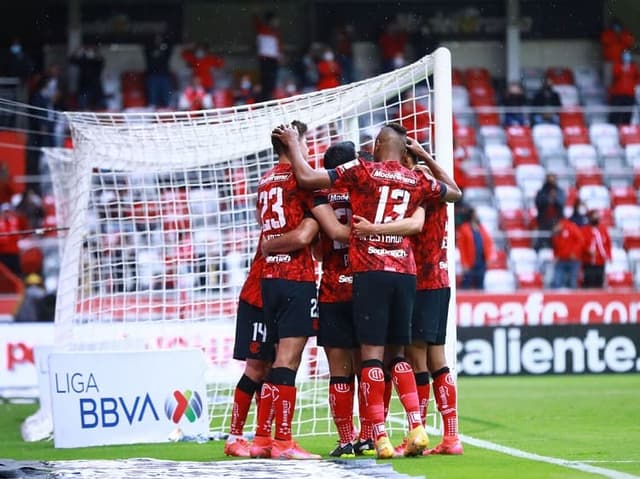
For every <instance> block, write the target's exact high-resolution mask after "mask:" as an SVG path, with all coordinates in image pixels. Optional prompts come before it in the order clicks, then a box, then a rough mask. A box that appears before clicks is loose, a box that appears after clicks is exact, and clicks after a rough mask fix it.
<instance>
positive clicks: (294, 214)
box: [257, 163, 315, 281]
mask: <svg viewBox="0 0 640 479" xmlns="http://www.w3.org/2000/svg"><path fill="white" fill-rule="evenodd" d="M311 206H312V193H311V192H309V191H305V190H301V189H299V188H298V184H297V183H296V177H295V176H294V174H293V170H292V169H291V165H289V164H287V163H278V164H277V165H276V166H274V167H273V168H272V169H271V170H269V171H268V172H267V173H265V174H264V176H263V177H262V178H261V179H260V182H259V183H258V203H257V207H258V216H259V217H260V222H261V223H262V236H263V238H264V239H267V240H268V239H270V238H276V237H278V236H281V235H283V234H285V233H288V232H289V231H293V230H294V229H296V228H297V227H298V226H299V225H300V222H301V221H302V220H303V219H304V218H305V215H307V214H308V213H309V211H310V210H311ZM313 268H314V267H313V259H312V257H311V248H309V247H308V246H307V247H304V248H301V249H299V250H297V251H293V252H290V253H277V254H273V255H269V256H267V257H266V258H265V264H264V267H263V269H262V277H263V278H280V279H288V280H292V281H315V275H314V269H313Z"/></svg>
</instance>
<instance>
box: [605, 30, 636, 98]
mask: <svg viewBox="0 0 640 479" xmlns="http://www.w3.org/2000/svg"><path fill="white" fill-rule="evenodd" d="M634 43H635V39H634V38H633V35H632V34H631V32H630V31H629V30H627V29H626V28H625V27H623V26H622V23H621V22H620V20H619V19H618V18H612V19H611V24H610V26H609V27H608V28H606V29H605V30H603V31H602V34H601V35H600V45H601V46H602V59H603V60H604V63H603V66H604V81H605V85H607V86H609V85H610V84H611V67H612V66H613V64H614V63H616V62H618V61H619V60H620V57H621V55H622V52H623V51H625V50H629V49H631V48H632V47H633V44H634Z"/></svg>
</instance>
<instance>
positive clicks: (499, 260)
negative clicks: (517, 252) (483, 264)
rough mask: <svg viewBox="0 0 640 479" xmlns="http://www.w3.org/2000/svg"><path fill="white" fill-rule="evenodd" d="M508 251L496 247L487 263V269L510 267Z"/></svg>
mask: <svg viewBox="0 0 640 479" xmlns="http://www.w3.org/2000/svg"><path fill="white" fill-rule="evenodd" d="M508 268H509V265H508V263H507V253H505V251H504V250H502V249H496V250H495V251H494V254H493V256H492V257H491V258H489V261H488V263H487V269H508Z"/></svg>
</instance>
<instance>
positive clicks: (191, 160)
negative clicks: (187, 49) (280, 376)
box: [45, 49, 455, 436]
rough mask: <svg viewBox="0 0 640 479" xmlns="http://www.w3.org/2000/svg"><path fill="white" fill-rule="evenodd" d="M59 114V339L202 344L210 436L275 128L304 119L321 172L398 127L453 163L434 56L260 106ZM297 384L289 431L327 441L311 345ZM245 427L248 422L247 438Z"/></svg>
mask: <svg viewBox="0 0 640 479" xmlns="http://www.w3.org/2000/svg"><path fill="white" fill-rule="evenodd" d="M66 116H67V119H68V121H69V124H70V126H71V131H72V136H73V142H74V149H73V150H72V151H60V150H56V149H52V150H47V151H46V152H45V156H46V158H47V161H48V163H49V167H50V170H51V173H52V183H53V186H54V193H55V197H56V202H57V205H58V215H59V216H58V221H59V222H60V224H64V225H66V226H68V231H67V232H66V233H65V240H64V243H65V244H64V250H63V254H62V257H61V263H60V271H59V281H58V297H57V310H56V320H55V333H56V345H57V346H60V347H66V348H79V349H111V350H113V349H115V350H119V349H132V348H141V347H142V348H147V349H162V348H175V347H194V346H195V347H199V348H202V349H203V351H204V353H205V355H206V357H207V360H208V364H209V369H208V373H207V375H208V377H207V384H208V400H209V405H210V419H211V422H210V427H211V431H212V433H224V432H226V431H227V430H228V427H229V420H230V417H231V413H232V410H231V409H232V403H233V400H232V397H233V396H232V394H233V388H234V386H235V383H236V382H237V380H238V379H239V377H240V375H241V374H242V371H243V364H242V363H239V362H237V361H234V360H233V359H232V357H231V356H232V349H233V339H234V328H235V313H236V305H237V299H238V298H237V297H238V293H239V289H240V287H241V286H242V283H243V281H244V278H245V276H246V272H247V269H248V266H249V262H250V260H251V258H252V257H253V254H254V251H255V247H256V244H257V239H258V235H259V229H258V225H257V223H256V220H255V192H256V187H257V183H258V180H259V178H260V177H261V175H262V174H263V173H265V172H266V171H267V170H268V169H269V168H271V167H272V166H273V164H274V161H275V157H274V154H273V151H272V149H271V140H270V133H271V131H272V129H273V128H274V127H275V126H276V125H279V124H282V123H288V122H291V121H292V120H295V119H297V120H300V121H303V122H305V123H306V124H307V125H309V127H310V131H309V136H308V143H309V150H310V161H311V162H312V164H314V165H321V161H322V155H323V153H324V151H325V150H326V148H327V147H328V146H329V145H330V144H332V143H333V142H336V141H342V140H351V141H353V142H354V143H355V144H356V145H357V146H358V148H360V149H372V147H373V141H374V138H375V136H376V135H377V133H378V130H379V129H380V127H381V126H382V125H384V124H385V123H387V122H392V121H400V122H401V123H402V124H403V125H404V126H405V127H406V128H407V129H408V130H409V132H410V134H411V135H413V136H414V137H416V138H418V140H419V141H421V142H422V143H423V145H424V146H425V148H427V150H430V151H431V152H433V153H435V155H436V157H437V160H438V161H439V162H442V163H443V164H444V165H446V167H447V168H448V169H449V170H451V166H452V165H451V162H452V151H451V150H452V146H451V145H452V141H451V135H452V133H451V68H450V56H449V52H448V51H447V50H445V49H439V50H438V51H436V52H435V53H434V54H432V55H429V56H426V57H424V58H422V59H421V60H419V61H417V62H415V63H413V64H411V65H408V66H406V67H404V68H401V69H398V70H396V71H393V72H389V73H386V74H383V75H380V76H377V77H375V78H371V79H368V80H364V81H361V82H357V83H353V84H349V85H344V86H340V87H338V88H335V89H331V90H324V91H318V92H312V93H308V94H304V95H299V96H295V97H290V98H285V99H282V100H277V101H271V102H267V103H263V104H258V105H243V106H235V107H232V108H223V109H214V110H206V111H197V112H175V113H80V112H78V113H67V114H66ZM434 119H437V120H439V121H437V122H435V123H434ZM450 217H453V215H450ZM452 232H453V228H450V234H452ZM449 239H450V240H451V241H450V244H453V241H452V240H453V238H452V237H450V238H449ZM453 263H454V262H453V261H451V262H450V267H451V268H453ZM451 273H452V276H451V277H452V278H454V277H455V276H454V275H455V272H454V271H453V269H452V270H451ZM452 309H453V308H452ZM450 323H451V325H452V328H451V331H450V336H449V345H450V347H451V348H452V352H453V351H455V323H454V321H450ZM450 364H452V365H453V364H455V355H454V354H451V355H450ZM298 383H299V393H298V403H297V410H296V418H295V424H294V429H293V433H294V434H295V435H298V436H304V435H308V434H322V433H332V432H333V423H332V421H331V416H330V414H329V411H328V407H327V405H328V392H327V391H328V367H327V364H326V359H325V356H324V352H322V351H321V349H319V348H317V347H316V345H315V339H311V340H309V343H308V345H307V347H306V350H305V353H304V358H303V362H302V365H301V367H300V371H299V373H298ZM431 409H435V408H431ZM400 411H401V408H400V407H399V405H397V404H395V403H394V406H393V407H392V413H391V418H390V424H389V426H390V427H391V428H392V429H393V428H394V427H395V428H398V429H403V428H404V426H405V418H404V416H403V415H402V414H401V413H400ZM251 424H252V417H251V416H250V418H249V420H248V422H247V427H246V430H247V431H250V430H251Z"/></svg>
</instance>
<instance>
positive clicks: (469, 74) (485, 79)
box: [464, 67, 491, 88]
mask: <svg viewBox="0 0 640 479" xmlns="http://www.w3.org/2000/svg"><path fill="white" fill-rule="evenodd" d="M464 81H465V83H466V85H467V88H472V87H474V86H476V85H484V86H491V74H490V73H489V70H487V69H486V68H483V67H475V68H467V69H466V70H465V72H464Z"/></svg>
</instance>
